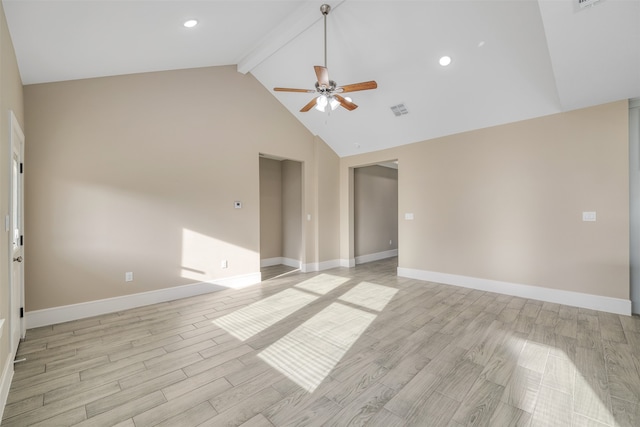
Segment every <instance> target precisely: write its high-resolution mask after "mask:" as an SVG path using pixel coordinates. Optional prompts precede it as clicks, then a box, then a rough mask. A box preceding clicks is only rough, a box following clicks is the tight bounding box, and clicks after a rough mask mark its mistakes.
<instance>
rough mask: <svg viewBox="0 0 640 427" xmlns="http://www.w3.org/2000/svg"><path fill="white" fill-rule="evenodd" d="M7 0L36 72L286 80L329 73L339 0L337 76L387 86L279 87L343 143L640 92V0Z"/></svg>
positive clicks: (352, 147) (287, 100)
mask: <svg viewBox="0 0 640 427" xmlns="http://www.w3.org/2000/svg"><path fill="white" fill-rule="evenodd" d="M2 1H3V5H4V9H5V14H6V16H7V22H8V25H9V30H10V33H11V37H12V40H13V44H14V47H15V50H16V56H17V58H18V65H19V68H20V73H21V76H22V79H23V83H24V84H33V83H43V82H52V81H62V80H72V79H81V78H90V77H100V76H109V75H119V74H130V73H139V72H147V71H160V70H170V69H181V68H194V67H205V66H214V65H230V64H237V65H238V71H239V72H243V73H247V72H250V73H252V74H253V75H254V76H255V77H256V78H257V79H258V80H259V81H260V82H261V83H262V84H263V85H264V86H265V87H266V88H267V89H268V90H270V91H271V90H272V89H273V87H275V86H284V87H297V88H309V89H313V87H314V83H315V81H316V77H315V74H314V72H313V66H314V65H323V62H324V54H323V24H322V15H321V13H320V11H319V8H320V5H321V4H322V3H328V4H330V5H331V6H332V7H333V10H332V11H331V13H330V14H329V16H328V20H327V21H328V61H327V62H328V64H327V66H328V68H329V72H330V77H331V79H332V80H335V81H336V82H337V83H338V84H339V85H344V84H350V83H356V82H361V81H367V80H376V81H377V82H378V89H376V90H370V91H363V92H354V93H353V94H351V97H352V98H353V102H355V103H356V104H357V105H359V108H358V109H356V110H354V111H351V112H349V111H347V110H345V109H342V108H339V109H338V110H336V111H333V112H331V113H320V112H318V111H316V110H311V111H309V112H307V113H300V112H299V111H298V110H299V109H300V108H301V107H302V106H303V105H305V104H306V103H307V102H308V101H310V100H311V99H312V97H313V95H312V94H305V93H282V92H279V93H275V92H272V93H273V95H274V96H275V97H276V98H277V99H278V100H279V101H280V102H281V103H282V104H283V105H284V106H285V107H286V108H287V109H289V110H290V111H291V113H292V114H293V115H294V116H295V117H297V118H298V120H300V121H301V122H302V123H303V124H304V125H305V126H306V127H307V128H308V129H309V130H310V131H311V132H312V133H314V134H316V135H319V136H320V137H321V138H323V139H324V140H325V141H326V142H327V143H328V144H329V145H330V146H331V147H332V148H333V149H334V150H335V151H336V153H338V154H339V155H340V156H346V155H351V154H357V153H363V152H368V151H375V150H379V149H384V148H388V147H392V146H397V145H403V144H408V143H411V142H416V141H422V140H426V139H430V138H434V137H438V136H444V135H449V134H454V133H459V132H464V131H469V130H474V129H479V128H483V127H489V126H494V125H498V124H503V123H509V122H514V121H518V120H524V119H529V118H534V117H539V116H543V115H548V114H553V113H557V112H561V111H568V110H572V109H577V108H583V107H588V106H592V105H597V104H602V103H606V102H611V101H616V100H621V99H628V98H635V97H640V0H600V1H598V2H596V3H595V4H594V5H593V6H591V7H586V8H581V7H580V6H579V0H497V1H488V0H469V1H464V0H439V1H438V0H411V1H409V0H407V1H403V0H387V1H370V0H346V1H340V0H336V1H315V0H285V1H278V0H227V1H223V0H196V1H189V0H71V1H69V0H67V1H63V0H2ZM188 18H195V19H197V20H198V21H199V25H198V26H196V27H195V28H192V29H187V28H184V27H183V26H182V23H183V22H184V21H185V20H186V19H188ZM443 55H448V56H450V57H451V58H452V63H451V65H449V66H448V67H442V66H440V65H439V64H438V59H439V58H440V57H441V56H443ZM400 103H403V104H405V105H406V107H407V109H408V111H409V114H407V115H403V116H400V117H396V116H395V115H394V114H393V113H392V111H391V109H390V107H391V106H393V105H396V104H400Z"/></svg>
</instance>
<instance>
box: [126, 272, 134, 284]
mask: <svg viewBox="0 0 640 427" xmlns="http://www.w3.org/2000/svg"><path fill="white" fill-rule="evenodd" d="M124 281H125V282H133V271H127V272H126V273H124Z"/></svg>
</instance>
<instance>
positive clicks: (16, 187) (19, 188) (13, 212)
mask: <svg viewBox="0 0 640 427" xmlns="http://www.w3.org/2000/svg"><path fill="white" fill-rule="evenodd" d="M23 154H24V133H23V132H22V129H21V128H20V124H19V123H18V120H17V119H16V117H15V115H14V114H13V112H11V166H10V171H11V187H10V188H11V190H10V191H11V194H10V198H9V201H10V203H9V204H10V206H9V236H10V238H9V245H10V248H9V254H10V255H9V256H10V260H9V262H10V267H9V272H10V273H9V275H10V282H11V313H10V314H9V319H10V320H9V323H10V330H11V351H12V352H13V353H14V354H15V352H16V351H17V349H18V344H19V343H20V338H24V334H25V325H24V321H23V320H24V319H23V307H24V304H23V301H24V262H23V261H24V259H23V258H24V246H23V243H24V241H23V235H24V234H23V224H24V211H23V207H24V204H23V189H24V186H23V176H24V175H23V163H22V157H23Z"/></svg>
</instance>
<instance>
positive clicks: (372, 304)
mask: <svg viewBox="0 0 640 427" xmlns="http://www.w3.org/2000/svg"><path fill="white" fill-rule="evenodd" d="M396 292H398V289H396V288H390V287H388V286H381V285H375V284H373V283H369V282H362V283H359V284H358V285H356V286H355V287H353V288H352V289H351V290H350V291H348V292H347V293H345V294H344V295H342V296H341V297H340V298H338V299H339V300H340V301H346V302H350V303H351V304H356V305H359V306H362V307H366V308H368V309H370V310H376V311H382V310H384V308H385V307H386V305H387V304H388V303H389V301H391V298H393V296H394V295H395V294H396Z"/></svg>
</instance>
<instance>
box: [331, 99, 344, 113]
mask: <svg viewBox="0 0 640 427" xmlns="http://www.w3.org/2000/svg"><path fill="white" fill-rule="evenodd" d="M345 99H346V98H345ZM329 105H330V106H331V110H332V111H333V110H335V109H336V108H338V107H339V106H340V101H338V100H337V99H336V98H335V97H333V96H332V97H331V98H329Z"/></svg>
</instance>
